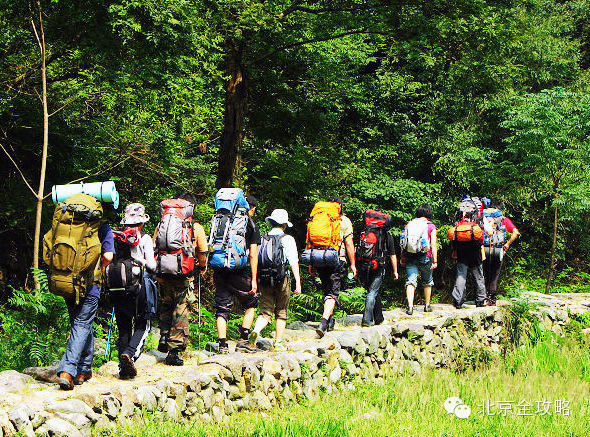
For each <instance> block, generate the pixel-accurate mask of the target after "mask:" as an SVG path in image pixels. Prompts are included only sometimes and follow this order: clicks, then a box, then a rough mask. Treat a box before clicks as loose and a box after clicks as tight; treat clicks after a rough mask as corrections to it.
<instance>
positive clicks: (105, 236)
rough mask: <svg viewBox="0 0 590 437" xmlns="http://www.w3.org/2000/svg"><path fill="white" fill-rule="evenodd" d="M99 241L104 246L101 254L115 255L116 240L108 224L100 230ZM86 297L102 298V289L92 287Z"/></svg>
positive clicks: (87, 291) (104, 224)
mask: <svg viewBox="0 0 590 437" xmlns="http://www.w3.org/2000/svg"><path fill="white" fill-rule="evenodd" d="M98 239H99V240H100V244H101V245H102V249H101V254H103V253H105V252H113V253H115V238H114V237H113V231H112V229H111V227H110V226H109V225H108V223H103V225H102V226H101V227H100V228H98ZM86 295H87V296H96V297H100V287H99V286H98V285H96V284H93V285H91V286H90V287H88V288H87V290H86Z"/></svg>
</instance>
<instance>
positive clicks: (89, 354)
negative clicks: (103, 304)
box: [57, 296, 99, 377]
mask: <svg viewBox="0 0 590 437" xmlns="http://www.w3.org/2000/svg"><path fill="white" fill-rule="evenodd" d="M98 299H99V297H98V296H86V297H84V298H83V299H81V300H80V303H79V304H78V305H76V301H75V300H73V299H66V305H67V307H68V315H69V317H70V324H71V325H72V330H71V332H70V338H69V339H68V345H67V346H66V351H65V353H64V354H63V357H62V358H61V362H60V363H59V367H58V368H57V369H58V370H57V373H58V375H59V374H60V373H61V372H67V373H69V374H70V375H72V376H73V377H76V376H77V375H79V374H87V373H90V372H91V371H92V359H93V358H94V334H93V333H92V323H93V322H94V316H96V311H97V309H98Z"/></svg>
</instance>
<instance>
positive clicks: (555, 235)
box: [545, 205, 557, 293]
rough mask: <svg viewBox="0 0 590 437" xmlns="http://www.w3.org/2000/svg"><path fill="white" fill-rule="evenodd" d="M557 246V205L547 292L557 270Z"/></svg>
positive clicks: (546, 285)
mask: <svg viewBox="0 0 590 437" xmlns="http://www.w3.org/2000/svg"><path fill="white" fill-rule="evenodd" d="M556 246H557V205H555V212H554V216H553V243H552V244H551V265H550V266H549V276H548V277H547V284H545V293H549V290H550V289H551V283H552V282H553V275H554V272H555V248H556Z"/></svg>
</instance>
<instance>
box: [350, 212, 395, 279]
mask: <svg viewBox="0 0 590 437" xmlns="http://www.w3.org/2000/svg"><path fill="white" fill-rule="evenodd" d="M363 222H364V224H365V227H364V229H363V232H362V233H361V237H360V240H359V243H358V245H357V247H356V261H357V265H358V267H359V269H362V270H375V269H377V267H379V266H380V265H384V264H385V252H386V245H387V231H388V230H389V229H390V228H391V225H392V220H391V217H390V216H389V215H387V214H385V213H382V212H379V211H374V210H371V209H368V210H366V211H365V214H364V215H363Z"/></svg>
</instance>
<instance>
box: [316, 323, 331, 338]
mask: <svg viewBox="0 0 590 437" xmlns="http://www.w3.org/2000/svg"><path fill="white" fill-rule="evenodd" d="M327 330H328V321H327V320H326V319H322V321H321V322H320V326H318V329H316V330H315V332H316V333H317V334H318V336H319V337H320V338H323V337H324V335H326V331H327Z"/></svg>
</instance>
